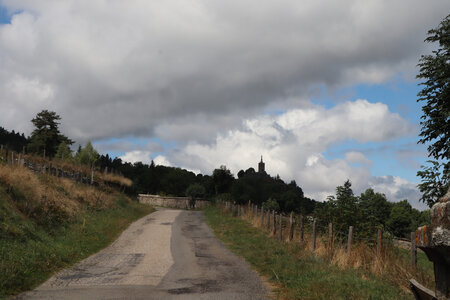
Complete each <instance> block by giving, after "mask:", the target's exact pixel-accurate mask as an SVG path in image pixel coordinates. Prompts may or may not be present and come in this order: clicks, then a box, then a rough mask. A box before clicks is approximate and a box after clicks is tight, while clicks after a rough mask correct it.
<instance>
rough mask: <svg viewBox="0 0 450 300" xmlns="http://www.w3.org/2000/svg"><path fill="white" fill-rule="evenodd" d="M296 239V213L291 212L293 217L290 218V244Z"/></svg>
mask: <svg viewBox="0 0 450 300" xmlns="http://www.w3.org/2000/svg"><path fill="white" fill-rule="evenodd" d="M293 238H294V213H293V212H291V216H290V218H289V242H290V241H292V239H293Z"/></svg>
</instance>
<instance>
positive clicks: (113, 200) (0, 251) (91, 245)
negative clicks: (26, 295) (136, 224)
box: [0, 170, 153, 298]
mask: <svg viewBox="0 0 450 300" xmlns="http://www.w3.org/2000/svg"><path fill="white" fill-rule="evenodd" d="M21 172H24V171H23V170H22V171H21ZM10 174H11V172H10V173H9V175H10ZM27 176H31V177H30V178H32V179H33V180H34V181H33V184H34V186H33V187H31V186H29V187H27V184H25V183H24V184H21V185H20V186H19V185H17V184H14V183H9V184H5V182H1V181H0V298H4V297H6V296H8V295H12V294H17V293H19V292H21V291H24V290H28V289H31V288H33V287H35V286H37V285H38V284H40V283H42V282H43V281H45V280H46V279H47V278H49V277H50V276H51V274H53V273H54V272H55V271H57V270H60V269H62V268H64V267H67V266H70V265H72V264H74V263H75V262H77V261H79V260H81V259H83V258H85V257H87V256H89V255H90V254H92V253H95V252H97V251H98V250H100V249H102V248H104V247H105V246H107V245H108V244H110V243H111V242H112V241H114V240H115V239H116V238H117V236H118V235H119V234H120V233H121V232H122V231H123V230H124V229H126V228H127V227H128V225H129V224H130V223H131V222H133V221H134V220H137V219H138V218H140V217H142V216H144V215H146V214H149V213H151V212H152V211H153V208H152V207H150V206H146V205H141V204H138V203H136V202H135V201H131V200H130V199H129V198H127V197H125V196H124V195H122V194H120V193H117V192H113V191H109V192H108V191H99V190H96V189H94V188H86V187H83V186H81V185H79V186H78V185H74V186H73V187H71V188H73V189H74V190H75V189H77V190H83V193H82V195H81V194H77V195H76V197H74V198H73V199H65V198H64V197H63V196H61V195H59V194H58V193H59V192H58V193H57V192H56V191H58V190H62V189H64V188H66V189H67V185H68V184H69V183H68V182H66V181H59V179H54V180H51V181H52V182H51V184H50V183H48V181H49V178H48V177H45V176H44V177H42V176H37V179H36V178H34V177H33V176H35V175H30V174H27ZM4 178H5V177H3V178H2V177H0V180H1V179H4ZM19 188H21V189H22V190H25V192H22V191H21V192H20V193H18V192H17V191H18V190H19ZM27 189H28V190H30V191H32V190H33V189H42V190H43V192H42V195H41V196H42V197H41V198H40V199H34V200H32V201H31V200H30V198H29V197H27V194H28V193H27V192H26V190H27ZM51 193H53V194H55V195H53V196H52V197H53V198H54V201H58V202H55V203H54V204H53V205H51V206H48V205H47V206H45V205H43V204H40V203H39V201H43V200H45V199H48V197H49V194H51ZM63 194H64V191H63ZM66 194H68V193H66ZM90 198H92V199H90ZM69 201H72V202H74V203H75V204H73V205H72V206H71V207H74V209H72V212H73V213H70V215H69V216H68V218H67V220H66V221H63V222H58V223H55V222H54V220H59V218H58V217H57V216H55V214H60V213H61V212H63V210H62V209H59V206H61V207H62V206H64V207H65V208H64V209H65V210H67V205H66V204H67V203H69ZM47 202H48V201H45V203H47ZM96 202H98V203H101V204H99V205H94V204H95V203H96ZM33 205H34V206H33ZM31 206H33V207H35V208H34V209H33V210H30V209H28V210H27V209H26V208H27V207H28V208H29V207H31ZM27 212H28V213H27ZM65 215H66V212H64V216H65ZM46 216H52V219H51V220H53V221H51V222H49V219H48V218H46ZM40 223H42V224H40Z"/></svg>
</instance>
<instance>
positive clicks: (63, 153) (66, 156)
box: [55, 142, 73, 161]
mask: <svg viewBox="0 0 450 300" xmlns="http://www.w3.org/2000/svg"><path fill="white" fill-rule="evenodd" d="M55 158H58V159H61V160H65V161H70V160H72V158H73V156H72V150H70V148H69V146H68V145H67V144H66V142H62V143H61V144H59V146H58V149H57V150H56V154H55Z"/></svg>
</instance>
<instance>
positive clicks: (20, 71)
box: [0, 0, 450, 209]
mask: <svg viewBox="0 0 450 300" xmlns="http://www.w3.org/2000/svg"><path fill="white" fill-rule="evenodd" d="M449 11H450V2H449V1H448V0H445V1H444V0H433V1H418V0H411V1H408V2H407V4H406V2H405V1H401V0H389V1H388V0H377V1H375V0H367V1H357V0H342V1H330V0H321V1H317V0H314V1H313V0H305V1H292V0H279V1H255V0H241V1H217V0H192V1H180V0H166V1H162V2H161V1H144V0H132V1H120V0H96V1H92V0H89V1H87V0H66V1H56V0H40V1H33V0H0V107H1V109H0V126H2V127H4V128H6V129H9V130H12V129H14V130H15V131H19V132H24V133H25V134H30V133H31V131H32V129H33V128H32V124H31V122H30V120H31V119H32V118H33V117H34V116H35V115H36V114H37V113H38V112H40V111H41V110H43V109H48V110H52V111H55V112H57V113H58V114H59V115H60V116H61V118H62V120H61V131H62V132H63V133H64V134H66V135H67V136H69V137H70V138H71V139H73V140H75V141H77V144H76V145H75V147H77V145H78V144H82V145H83V144H85V143H86V142H87V141H92V142H93V144H94V146H95V147H96V149H98V151H99V152H100V153H103V154H106V153H108V154H109V155H112V156H114V157H120V158H122V159H123V160H124V161H129V162H137V161H142V162H144V163H149V162H151V160H154V161H155V163H157V164H162V165H168V166H175V167H181V168H186V169H189V170H192V171H194V172H201V173H203V174H211V173H212V171H213V170H214V169H215V168H218V167H219V166H221V165H225V166H227V168H229V169H231V171H232V173H233V174H237V172H238V171H239V170H241V169H244V170H245V169H247V168H249V167H253V168H256V167H257V163H258V162H259V160H260V157H261V155H262V156H263V159H264V162H265V163H266V170H267V172H268V173H269V174H271V175H272V176H276V175H279V176H280V177H281V178H282V179H284V180H285V181H287V182H289V181H291V180H295V181H296V182H297V184H298V185H299V186H300V187H302V189H303V190H304V192H305V194H306V195H307V196H309V197H311V198H313V199H315V200H318V201H324V200H325V199H326V197H327V196H328V195H332V194H334V193H335V188H336V186H338V185H342V184H343V183H344V182H345V181H346V180H347V179H350V181H351V182H352V187H353V190H354V192H355V194H359V193H361V192H363V191H364V190H365V189H367V188H369V187H371V188H373V189H374V190H375V191H377V192H380V193H384V194H385V195H386V196H387V198H388V200H390V201H400V200H403V199H408V201H409V202H410V203H411V204H412V205H413V206H414V207H416V208H419V209H423V208H425V205H424V204H423V203H420V202H419V198H420V193H419V191H418V190H417V184H418V183H419V182H420V179H419V178H418V177H417V176H416V173H417V170H419V168H420V165H422V164H424V163H425V162H426V160H427V151H426V145H421V144H420V145H419V144H417V141H418V132H419V130H420V116H421V103H417V101H416V100H417V92H418V91H419V90H420V86H419V85H418V84H419V81H417V79H416V75H417V73H418V69H417V63H418V62H419V59H420V56H421V55H423V54H429V53H431V51H432V50H433V49H434V48H433V47H435V46H433V45H430V44H426V43H424V39H425V38H426V35H427V31H428V30H429V29H431V28H434V27H436V26H438V24H439V23H440V21H441V20H442V19H443V18H444V17H445V16H446V14H448V12H449Z"/></svg>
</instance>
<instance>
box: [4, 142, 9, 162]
mask: <svg viewBox="0 0 450 300" xmlns="http://www.w3.org/2000/svg"><path fill="white" fill-rule="evenodd" d="M5 159H6V164H8V163H9V151H8V145H6V147H5Z"/></svg>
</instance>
